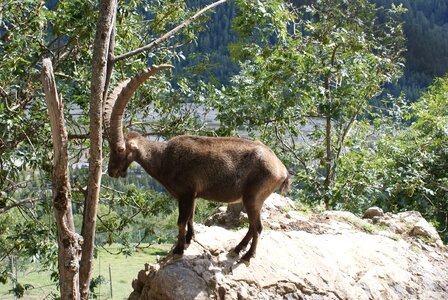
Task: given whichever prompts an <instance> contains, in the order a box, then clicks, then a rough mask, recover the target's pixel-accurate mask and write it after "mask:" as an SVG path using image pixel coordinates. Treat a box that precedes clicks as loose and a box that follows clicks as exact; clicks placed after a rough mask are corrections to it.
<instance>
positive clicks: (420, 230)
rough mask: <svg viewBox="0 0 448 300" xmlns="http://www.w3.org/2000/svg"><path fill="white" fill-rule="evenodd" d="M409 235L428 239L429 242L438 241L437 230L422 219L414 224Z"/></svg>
mask: <svg viewBox="0 0 448 300" xmlns="http://www.w3.org/2000/svg"><path fill="white" fill-rule="evenodd" d="M411 234H413V235H416V236H421V237H424V238H428V239H429V240H431V241H436V240H438V239H440V237H439V234H438V233H437V230H436V229H435V228H434V227H433V226H432V225H430V224H429V223H428V222H427V221H426V220H425V219H423V218H421V219H420V220H419V221H418V222H417V223H415V225H414V227H413V228H412V231H411Z"/></svg>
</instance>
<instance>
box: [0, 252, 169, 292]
mask: <svg viewBox="0 0 448 300" xmlns="http://www.w3.org/2000/svg"><path fill="white" fill-rule="evenodd" d="M171 246H172V245H171V244H166V245H165V244H162V245H154V246H150V247H144V248H138V250H137V251H135V252H133V253H132V255H131V256H125V255H123V254H119V255H116V254H112V253H117V252H119V248H120V247H121V246H120V245H111V246H107V247H105V248H106V250H105V249H102V248H99V249H98V252H97V257H96V258H95V260H94V265H93V273H92V278H98V276H102V278H103V279H104V281H103V282H102V283H101V285H99V286H98V287H96V288H95V290H94V292H95V293H96V295H97V296H100V298H101V299H127V298H128V296H129V294H130V293H131V292H132V287H131V283H132V279H134V278H136V277H137V274H138V272H139V271H140V270H142V269H144V266H145V263H155V262H156V258H157V256H158V255H159V256H164V255H166V254H167V253H168V251H169V250H170V249H171ZM109 252H111V253H109ZM109 266H110V274H111V276H109ZM38 269H39V266H38V265H35V264H30V265H29V266H27V269H25V270H24V271H21V272H18V274H17V277H18V281H19V282H20V283H22V284H25V283H28V284H31V285H33V287H34V288H33V289H31V290H29V291H26V292H25V294H24V297H23V298H22V299H53V298H54V297H55V296H57V295H59V292H58V288H57V286H56V284H55V283H54V282H52V281H51V279H50V272H49V271H46V272H38V271H36V270H38ZM110 279H112V280H110ZM110 281H112V295H113V297H111V295H110V294H111V288H110ZM11 289H12V283H11V282H8V283H7V284H5V285H4V284H0V299H2V300H3V299H4V300H10V299H11V300H12V299H14V296H13V295H11V294H8V291H9V290H11ZM52 295H53V296H52Z"/></svg>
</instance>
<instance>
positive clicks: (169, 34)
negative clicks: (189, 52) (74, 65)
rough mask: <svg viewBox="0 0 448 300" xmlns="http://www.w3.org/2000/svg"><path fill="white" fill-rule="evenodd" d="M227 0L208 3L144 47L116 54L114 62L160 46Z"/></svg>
mask: <svg viewBox="0 0 448 300" xmlns="http://www.w3.org/2000/svg"><path fill="white" fill-rule="evenodd" d="M225 2H227V0H219V1H216V2H214V3H212V4H210V5H207V6H206V7H204V8H203V9H201V10H200V11H198V12H197V13H195V14H194V15H193V16H192V17H191V18H188V19H187V20H185V21H184V22H183V23H181V24H180V25H178V26H177V27H175V28H173V29H172V30H171V31H168V32H167V33H165V34H163V35H162V36H160V37H159V38H158V39H156V40H155V41H153V42H151V43H149V44H148V45H146V46H143V47H141V48H138V49H135V50H132V51H130V52H127V53H124V54H121V55H118V56H116V57H115V58H114V59H113V62H114V63H115V62H117V61H119V60H122V59H126V58H128V57H131V56H134V55H137V54H139V53H142V52H145V51H148V50H151V49H153V48H155V47H157V46H158V45H159V44H160V43H162V42H163V41H165V40H167V39H169V38H170V37H172V36H173V35H175V34H176V33H178V32H179V31H181V30H182V29H184V28H185V27H187V26H189V25H190V24H191V23H193V22H194V21H195V20H196V19H197V18H198V17H200V16H201V15H203V14H204V13H206V12H207V11H209V10H210V9H212V8H215V7H216V6H218V5H220V4H222V3H225Z"/></svg>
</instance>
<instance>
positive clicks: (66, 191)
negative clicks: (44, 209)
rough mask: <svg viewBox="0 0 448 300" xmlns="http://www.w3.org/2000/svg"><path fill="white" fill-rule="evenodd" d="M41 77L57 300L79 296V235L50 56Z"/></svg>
mask: <svg viewBox="0 0 448 300" xmlns="http://www.w3.org/2000/svg"><path fill="white" fill-rule="evenodd" d="M41 80H42V84H43V87H44V91H45V98H46V100H47V106H48V114H49V116H50V122H51V135H52V141H53V149H54V158H53V172H52V181H53V206H54V217H55V221H56V227H57V231H58V234H57V236H58V270H59V287H60V292H61V299H79V298H80V294H79V261H80V259H81V246H82V242H83V240H82V238H81V237H80V236H79V235H78V234H77V233H76V232H75V226H74V223H73V212H72V202H71V201H72V199H71V188H70V181H69V174H68V139H67V131H66V129H65V125H64V112H63V103H62V98H61V97H58V94H57V89H56V83H55V80H54V74H53V67H52V64H51V61H50V59H44V60H43V62H42V74H41Z"/></svg>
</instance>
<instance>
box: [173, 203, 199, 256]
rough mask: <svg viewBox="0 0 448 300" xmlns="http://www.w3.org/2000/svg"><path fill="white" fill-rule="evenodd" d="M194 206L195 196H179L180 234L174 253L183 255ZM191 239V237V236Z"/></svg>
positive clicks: (178, 220)
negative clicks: (188, 223)
mask: <svg viewBox="0 0 448 300" xmlns="http://www.w3.org/2000/svg"><path fill="white" fill-rule="evenodd" d="M193 207H194V198H193V196H191V195H185V196H183V197H180V198H179V218H178V219H177V227H178V229H179V234H178V236H177V243H176V247H174V250H173V254H177V255H183V254H184V249H185V244H186V233H187V230H186V226H187V222H189V220H190V218H191V216H192V214H193V211H194V209H193ZM190 240H191V237H190Z"/></svg>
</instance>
